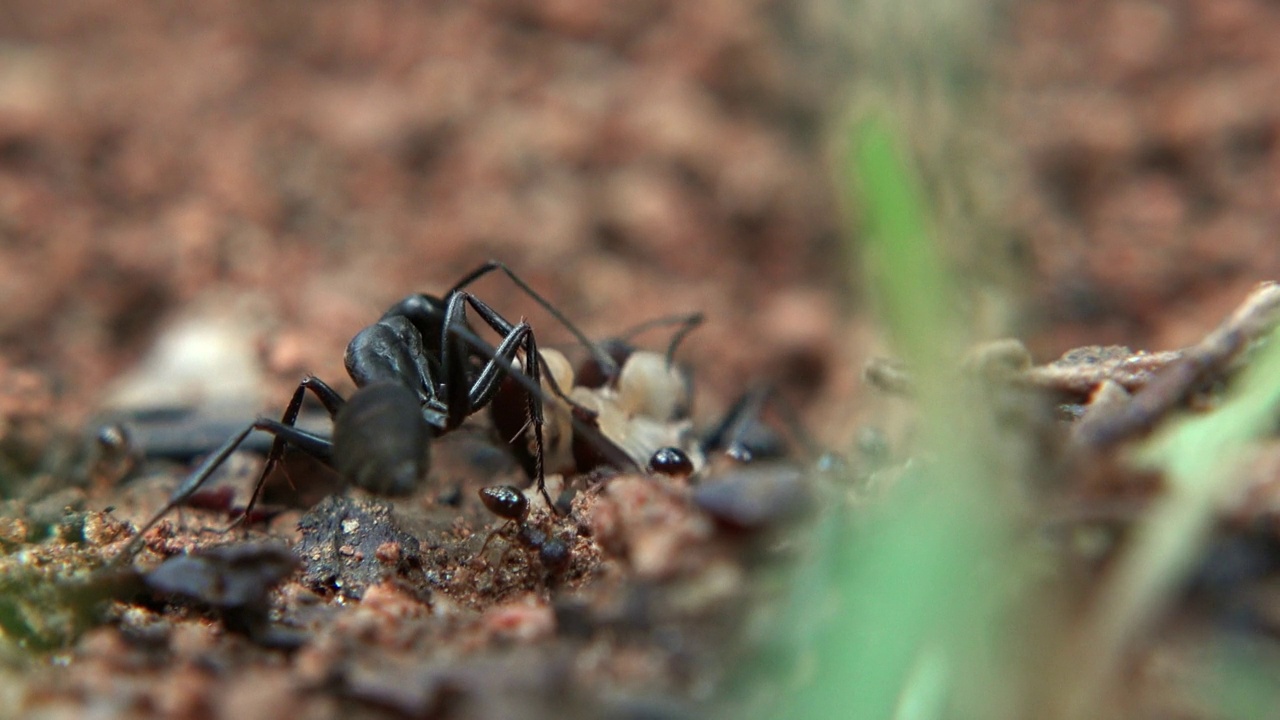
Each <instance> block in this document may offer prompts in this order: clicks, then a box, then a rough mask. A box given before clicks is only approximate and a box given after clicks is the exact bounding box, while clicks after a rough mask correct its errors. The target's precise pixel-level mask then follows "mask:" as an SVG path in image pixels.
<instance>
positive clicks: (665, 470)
mask: <svg viewBox="0 0 1280 720" xmlns="http://www.w3.org/2000/svg"><path fill="white" fill-rule="evenodd" d="M649 471H650V472H655V473H661V474H663V475H671V476H673V477H689V476H690V475H692V474H693V460H691V459H690V458H689V455H688V454H687V453H685V451H683V450H681V449H680V448H678V447H664V448H658V450H657V452H655V453H654V454H653V457H652V458H650V459H649Z"/></svg>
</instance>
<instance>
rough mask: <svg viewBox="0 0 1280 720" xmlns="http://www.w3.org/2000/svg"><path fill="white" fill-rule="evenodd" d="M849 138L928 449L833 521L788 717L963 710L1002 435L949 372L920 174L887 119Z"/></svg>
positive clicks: (946, 328)
mask: <svg viewBox="0 0 1280 720" xmlns="http://www.w3.org/2000/svg"><path fill="white" fill-rule="evenodd" d="M850 137H851V139H852V140H853V144H852V147H851V154H850V156H849V157H848V159H847V163H846V165H845V167H846V168H847V170H848V173H849V174H848V176H847V178H846V179H847V181H848V185H849V187H850V188H855V189H856V191H855V192H854V196H855V197H856V198H857V200H858V201H859V202H858V203H857V205H858V208H859V210H860V211H861V213H862V215H863V220H864V222H863V227H864V230H865V232H864V234H863V235H862V237H861V238H860V240H861V246H862V249H863V258H864V267H865V268H866V275H867V280H868V284H869V286H870V288H869V289H870V292H871V294H872V296H873V298H874V299H875V301H876V302H877V303H878V306H879V308H880V309H881V314H882V316H883V317H884V320H885V324H886V327H887V328H888V331H889V333H890V335H891V336H892V338H893V340H894V341H895V345H896V347H897V349H898V351H899V352H900V354H901V355H902V357H903V358H904V359H905V360H906V361H907V362H908V363H910V364H911V366H912V368H913V370H914V371H915V373H916V376H917V377H918V378H919V379H920V382H919V385H918V389H919V394H918V398H917V399H918V403H919V408H920V413H921V418H920V424H921V427H922V429H923V431H924V432H923V433H922V439H923V441H924V445H925V447H926V448H927V451H926V452H927V454H928V456H929V457H930V459H929V460H928V461H924V462H917V463H914V464H913V466H912V469H911V471H909V472H907V473H905V474H904V476H903V477H902V479H901V480H900V481H899V482H898V483H897V485H896V486H895V487H894V488H893V489H892V491H891V492H889V493H888V496H887V497H884V498H880V499H878V501H877V503H876V506H875V507H874V508H873V509H870V510H867V511H865V513H864V514H863V515H862V516H860V517H858V518H856V519H851V518H849V517H845V516H842V515H840V514H838V511H832V512H831V514H830V515H829V516H828V517H827V518H825V522H824V524H823V529H822V530H821V532H822V533H823V535H822V538H821V547H819V548H818V550H817V553H818V555H819V558H818V559H817V560H816V561H815V565H816V567H817V568H819V571H818V572H813V573H809V574H808V576H807V577H808V578H810V581H809V583H807V584H805V585H804V586H803V587H797V589H796V593H797V596H796V603H795V605H796V610H795V612H796V614H797V616H798V617H797V622H798V623H799V624H801V625H803V624H805V623H806V622H808V623H809V625H810V627H811V629H813V631H814V632H813V646H814V647H813V649H812V652H813V660H814V664H815V670H814V673H813V677H812V678H811V682H810V683H809V684H808V686H807V687H805V688H803V690H802V692H801V693H800V696H799V697H798V698H797V699H796V702H795V703H793V705H792V706H791V707H790V708H789V712H788V715H789V716H792V717H807V718H828V717H854V718H877V719H879V718H885V719H888V718H911V719H912V720H930V719H931V718H937V717H952V716H954V715H953V714H948V710H949V708H952V707H953V706H954V704H955V702H956V698H955V695H956V689H957V688H958V687H960V686H962V685H963V684H964V682H965V681H966V679H971V678H970V675H971V673H969V672H968V671H970V670H972V669H973V668H974V667H975V665H976V664H977V663H975V662H974V657H975V656H974V654H973V652H972V649H973V647H974V646H975V645H976V644H977V642H976V641H977V640H978V639H979V638H980V637H983V636H988V637H989V636H990V635H991V634H992V633H991V632H988V630H989V629H990V628H989V627H988V626H987V625H986V623H988V622H991V613H990V612H989V609H990V594H989V592H988V588H986V587H984V586H983V585H982V583H981V582H980V581H979V579H978V578H979V577H980V576H981V574H982V573H981V567H980V565H981V564H982V563H984V562H989V560H988V558H992V557H994V556H995V555H996V554H997V553H996V548H997V544H996V540H997V538H998V537H1000V535H999V534H998V533H997V532H994V531H996V530H997V529H998V528H999V527H1000V524H999V523H998V522H993V520H994V519H995V518H997V517H998V508H999V507H1000V504H999V503H998V502H996V501H995V499H994V498H992V497H991V492H990V488H989V487H988V485H989V483H988V482H987V479H988V478H989V477H990V473H988V472H986V467H987V465H988V460H989V458H987V457H985V453H986V449H987V448H989V447H990V445H989V444H988V443H986V442H985V441H984V440H985V439H984V438H983V436H982V435H983V430H982V428H984V427H985V425H984V423H982V422H974V421H973V416H974V412H973V411H972V410H970V411H969V412H968V413H967V414H963V413H962V410H963V409H964V407H963V403H962V402H961V400H962V394H961V391H960V389H959V388H958V383H956V382H955V378H954V377H948V375H949V368H950V365H949V364H948V362H947V361H948V360H949V359H953V358H956V357H959V345H960V336H961V334H960V332H959V331H958V328H959V324H958V322H957V319H956V317H955V316H954V308H955V307H956V303H955V298H954V293H953V291H952V281H951V277H950V275H949V273H948V272H947V271H946V268H945V265H944V263H943V261H942V258H941V257H940V254H939V251H938V249H937V247H936V246H935V245H934V243H933V241H932V237H931V235H932V233H931V231H930V228H929V221H928V217H929V216H928V214H927V213H926V212H925V210H924V205H923V203H922V200H921V192H920V190H919V183H918V179H917V178H915V177H914V176H913V175H912V174H911V173H910V172H909V171H908V167H907V165H906V164H905V163H904V162H903V161H902V156H901V155H900V151H899V148H898V145H897V143H896V142H895V140H896V138H895V137H894V134H893V132H892V131H891V129H890V125H889V124H887V123H886V122H884V121H881V120H878V119H873V120H867V121H864V122H862V123H861V124H858V125H857V126H856V127H855V128H854V129H853V131H852V132H851V134H850ZM977 414H979V415H980V414H981V413H980V412H979V413H977ZM815 585H816V586H817V587H815ZM815 617H816V618H818V619H817V620H815V619H814V618H815ZM966 673H968V674H966ZM966 692H968V693H970V694H974V693H973V689H972V688H971V687H970V688H966ZM978 694H981V691H979V693H978Z"/></svg>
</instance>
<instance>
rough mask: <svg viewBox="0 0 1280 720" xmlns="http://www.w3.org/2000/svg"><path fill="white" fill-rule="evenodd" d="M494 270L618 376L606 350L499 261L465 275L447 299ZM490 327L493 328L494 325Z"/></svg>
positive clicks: (603, 365)
mask: <svg viewBox="0 0 1280 720" xmlns="http://www.w3.org/2000/svg"><path fill="white" fill-rule="evenodd" d="M494 270H501V271H502V273H503V274H504V275H506V276H507V278H508V279H509V280H511V282H512V283H513V284H515V286H516V287H518V288H520V289H521V290H522V291H523V292H524V293H525V294H526V295H528V296H529V297H531V298H533V301H534V302H536V303H538V305H539V306H540V307H541V308H542V309H543V310H546V311H547V313H548V314H549V315H551V317H553V318H555V319H556V321H557V322H559V323H560V324H561V325H563V326H564V328H565V329H566V330H568V331H569V334H570V335H573V338H574V339H575V340H577V341H578V343H579V344H581V345H582V347H584V348H586V349H587V351H588V352H590V353H591V355H592V357H594V358H595V360H596V362H598V363H600V367H602V368H606V369H607V370H609V371H610V373H613V374H616V373H617V372H618V366H617V363H615V362H614V361H613V358H611V357H609V355H608V353H606V352H604V350H602V349H601V348H600V346H599V345H597V344H596V343H593V342H591V340H590V339H589V338H587V336H586V333H584V332H582V331H581V330H580V329H578V326H577V325H574V324H573V323H572V322H570V321H569V318H567V317H565V316H564V313H562V312H560V311H559V310H557V309H556V307H555V306H554V305H552V304H551V302H550V301H549V300H547V299H546V298H544V297H542V296H541V295H539V294H538V292H537V291H536V290H534V289H533V288H532V287H530V286H529V283H527V282H525V281H524V280H522V279H521V278H520V276H519V275H516V273H515V271H514V270H512V269H511V268H509V267H507V266H506V264H504V263H502V262H500V261H498V260H489V261H488V262H486V263H484V264H483V265H481V266H480V267H478V268H476V269H475V270H472V271H471V272H469V273H467V274H466V275H464V276H463V277H462V279H461V280H459V281H458V282H457V283H456V284H454V286H453V287H452V288H450V289H449V293H448V294H447V295H446V296H445V297H446V298H447V297H449V296H452V295H453V294H454V293H457V292H461V291H462V290H463V288H465V287H466V286H468V285H470V284H471V283H473V282H475V281H476V280H478V279H480V278H481V277H484V276H485V275H488V274H489V273H491V272H493V271H494ZM490 327H492V325H491V326H490ZM495 329H496V328H495ZM499 332H501V331H499Z"/></svg>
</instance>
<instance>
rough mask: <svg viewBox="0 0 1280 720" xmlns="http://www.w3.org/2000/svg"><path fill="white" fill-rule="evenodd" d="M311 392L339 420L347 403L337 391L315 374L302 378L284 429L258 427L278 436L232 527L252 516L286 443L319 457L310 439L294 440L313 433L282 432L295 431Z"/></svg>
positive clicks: (281, 425)
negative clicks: (303, 404) (247, 500)
mask: <svg viewBox="0 0 1280 720" xmlns="http://www.w3.org/2000/svg"><path fill="white" fill-rule="evenodd" d="M308 390H310V391H311V393H312V394H313V395H315V396H316V398H317V399H319V400H320V404H322V405H324V409H325V411H326V412H328V413H329V417H330V418H334V417H337V415H338V411H339V410H341V409H342V406H343V404H344V403H345V402H346V401H345V400H343V398H342V396H341V395H339V394H338V392H337V391H336V390H334V389H333V388H331V387H329V384H328V383H326V382H325V381H323V380H321V379H320V378H318V377H316V376H314V375H308V376H306V377H304V378H302V382H300V383H298V389H296V390H294V391H293V397H291V398H289V404H288V405H286V406H285V409H284V414H283V415H281V416H280V422H279V423H277V425H278V426H279V428H281V429H279V430H271V429H269V428H258V429H259V430H268V431H270V432H272V434H274V435H275V440H274V441H272V443H271V451H270V452H268V453H267V461H266V462H265V463H263V465H262V472H261V473H259V475H258V482H256V483H254V486H253V494H252V495H250V496H249V502H248V503H247V504H246V505H245V506H244V512H243V513H242V514H241V515H240V517H239V518H237V519H236V521H235V522H233V523H232V524H231V527H235V526H236V525H239V524H240V523H242V522H244V520H245V518H248V517H249V513H250V512H251V511H252V510H253V506H254V505H256V504H257V503H258V496H259V495H261V493H262V487H263V485H265V484H266V482H267V477H268V476H269V475H271V471H272V470H275V468H276V465H277V464H278V463H279V462H280V459H281V458H282V457H284V449H285V444H286V443H293V444H295V445H298V446H299V447H301V448H302V449H304V450H306V451H307V452H309V453H311V454H312V455H316V456H317V457H319V454H318V453H317V452H315V451H314V450H311V449H308V447H307V446H306V445H307V440H305V439H300V440H298V441H295V438H305V437H307V436H310V437H315V436H312V435H310V433H304V432H303V431H301V430H298V431H296V433H291V432H288V431H283V430H282V429H283V428H289V429H290V430H292V429H294V428H293V426H294V424H295V423H296V422H297V421H298V413H299V412H301V411H302V400H303V397H304V396H305V395H306V392H307V391H308ZM259 422H262V421H259ZM255 424H256V423H255ZM325 442H326V445H328V441H325ZM237 444H238V443H237ZM313 446H314V444H313ZM328 451H331V446H330V448H327V449H326V452H328Z"/></svg>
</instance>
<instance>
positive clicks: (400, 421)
mask: <svg viewBox="0 0 1280 720" xmlns="http://www.w3.org/2000/svg"><path fill="white" fill-rule="evenodd" d="M495 270H499V271H501V272H503V273H504V274H505V275H506V276H507V277H508V278H510V279H511V281H512V282H513V283H515V284H516V285H517V286H518V287H519V288H520V289H521V290H522V291H524V292H525V293H526V294H528V295H529V296H530V297H532V298H533V299H534V300H535V301H536V302H538V304H539V305H541V306H542V307H543V308H544V309H545V310H547V312H549V313H550V314H551V315H552V316H553V317H555V318H556V319H557V320H559V321H560V322H561V323H563V324H564V325H565V327H567V328H568V329H569V330H570V331H571V332H572V333H573V334H574V335H575V337H576V338H577V339H578V340H579V341H580V342H581V343H582V344H583V345H584V346H586V347H587V348H588V349H590V350H591V351H592V352H593V354H595V355H597V356H600V357H601V359H600V362H601V363H602V364H604V365H606V366H608V365H610V364H611V359H609V358H605V357H603V353H601V352H600V351H599V350H598V349H597V348H595V346H594V345H592V343H591V342H590V341H588V340H587V339H586V337H585V336H584V335H582V334H581V332H580V331H578V330H577V329H576V328H575V327H574V326H573V325H572V323H570V322H569V321H568V320H567V319H566V318H565V317H564V316H563V315H561V314H560V312H559V311H557V310H556V309H555V308H554V307H552V306H551V304H550V303H549V302H548V301H546V300H545V299H543V298H542V296H540V295H539V294H538V293H537V292H535V291H534V290H533V289H532V288H531V287H529V285H528V284H526V283H525V282H524V281H523V280H521V279H520V278H519V277H518V276H517V275H516V274H515V273H514V272H512V271H511V270H510V269H509V268H507V267H506V266H505V265H503V264H502V263H499V262H494V261H491V262H488V263H485V264H483V265H481V266H480V267H478V268H476V269H475V270H473V271H472V272H470V273H468V274H466V275H465V276H464V277H463V278H462V279H461V280H459V281H458V282H457V283H456V284H455V285H454V286H453V287H452V288H450V289H449V291H448V292H447V293H445V295H444V297H443V298H441V297H436V296H433V295H427V294H421V293H419V294H414V295H410V296H409V297H407V298H405V299H404V300H402V301H400V302H399V303H397V304H395V305H394V306H392V307H391V309H390V310H388V311H387V312H386V313H384V314H383V316H382V317H381V318H380V319H379V320H378V321H377V322H376V323H374V324H372V325H370V326H368V327H366V328H364V329H363V330H361V331H360V332H358V333H357V334H356V335H355V337H354V338H352V340H351V342H350V343H349V344H348V345H347V350H346V355H345V358H344V364H345V366H346V369H347V373H348V374H349V375H350V376H351V379H352V380H353V381H354V382H355V385H356V391H355V392H354V393H352V394H351V396H350V397H349V398H346V399H344V398H343V397H342V396H341V395H340V394H339V393H338V392H337V391H335V390H334V389H333V388H331V387H330V386H329V385H328V384H327V383H325V382H324V381H322V380H320V379H319V378H317V377H314V376H307V377H305V378H304V379H303V380H302V382H301V383H299V384H298V388H297V390H295V391H294V393H293V396H292V398H291V399H290V401H289V404H288V405H287V406H286V408H285V411H284V414H283V415H282V416H281V418H280V420H273V419H271V418H265V417H260V418H258V419H256V420H254V421H253V422H251V423H249V424H248V425H247V426H246V427H245V428H244V429H243V430H241V431H240V432H238V433H236V434H234V435H232V436H231V437H230V438H228V439H227V440H226V442H224V443H223V444H222V446H221V447H219V448H218V449H217V450H216V451H214V452H213V453H211V454H210V455H209V456H208V457H207V458H206V459H205V460H204V462H202V463H201V464H200V466H199V467H197V468H196V470H195V471H194V472H192V474H191V475H190V476H188V477H187V478H186V479H185V480H184V481H183V482H182V483H181V484H180V485H179V486H178V487H177V488H176V489H175V490H174V492H173V493H172V494H171V495H170V497H169V501H168V502H167V503H166V504H165V506H164V507H163V508H161V510H160V511H159V512H158V513H156V515H155V516H153V517H152V518H151V519H150V520H149V521H148V522H147V523H145V524H144V525H143V526H142V528H141V529H140V530H139V532H138V536H137V538H138V540H136V541H135V545H134V546H131V547H130V548H128V549H126V551H125V552H124V553H122V554H121V556H122V558H125V559H127V557H128V556H129V555H131V554H132V553H133V552H134V551H136V548H137V546H138V543H140V542H141V538H142V536H143V535H144V534H145V533H146V532H147V530H149V529H150V528H151V527H152V526H153V525H155V523H157V522H159V521H160V519H161V518H163V517H164V516H165V515H166V514H167V513H168V512H170V511H171V510H173V509H174V508H175V507H177V506H179V505H181V504H183V503H184V502H186V501H187V500H189V499H190V498H191V497H192V496H193V495H194V494H195V493H196V492H197V491H198V490H199V489H200V487H201V486H202V485H203V484H204V483H205V481H206V480H208V479H209V477H210V476H211V475H212V474H213V473H214V471H215V470H216V469H217V468H218V467H219V466H220V465H221V464H222V463H223V462H224V461H226V459H227V458H228V457H229V456H230V455H231V453H232V452H234V451H235V450H236V448H238V447H239V446H240V445H241V443H243V442H244V440H245V438H247V437H248V436H249V434H250V433H252V432H253V431H254V430H261V431H265V432H268V433H270V434H272V435H273V436H274V438H275V439H274V441H273V442H272V446H271V450H270V452H269V453H268V455H267V460H266V463H265V465H264V466H263V469H262V472H261V474H260V475H259V478H258V481H257V484H256V485H255V487H254V491H253V494H252V496H251V497H250V500H249V502H248V504H247V505H246V507H245V511H244V514H242V515H241V518H242V519H243V518H246V517H248V516H249V513H250V511H251V510H252V508H253V506H254V504H255V503H256V501H257V499H258V496H259V494H260V493H261V491H262V487H263V484H264V483H265V481H266V478H267V476H268V475H269V474H270V473H271V471H272V470H273V469H274V468H275V466H276V464H277V463H278V462H279V461H280V460H281V458H282V457H283V455H284V452H285V449H286V447H289V446H292V447H294V448H297V449H300V450H302V451H304V452H306V453H307V454H309V455H312V456H314V457H315V458H317V459H319V460H321V461H322V462H325V463H328V464H330V465H332V466H333V467H334V468H335V469H336V470H337V471H338V473H339V474H340V475H341V476H342V477H343V479H344V480H346V481H347V482H350V483H353V484H355V485H357V486H360V487H362V488H364V489H366V490H369V491H370V492H374V493H378V494H383V495H404V494H407V493H409V492H412V491H413V490H414V489H415V488H416V487H417V486H418V484H419V482H420V481H421V479H422V478H423V477H424V476H425V475H426V470H427V468H428V465H429V450H430V441H431V438H433V437H434V436H436V435H440V434H442V433H446V432H449V431H451V430H454V429H456V428H457V427H459V426H460V425H461V424H462V422H463V421H464V420H465V419H466V418H467V417H468V416H470V415H472V414H474V413H476V412H477V411H479V410H480V409H482V408H483V407H484V406H486V405H487V404H489V403H490V402H491V401H492V400H493V398H494V395H495V393H496V392H497V391H498V388H499V385H500V383H501V381H502V379H503V378H504V377H509V378H511V379H513V380H514V381H515V382H516V383H517V384H518V386H520V387H523V388H524V389H525V395H524V404H523V411H524V422H525V424H526V425H527V426H528V427H531V428H532V432H533V445H534V448H535V450H534V452H535V455H536V457H537V458H539V459H538V460H537V461H536V462H535V468H534V469H535V473H534V474H535V477H536V481H537V490H538V492H539V493H541V494H542V496H543V499H544V500H546V501H547V504H548V506H551V507H553V508H554V505H553V504H552V502H551V499H550V497H549V496H548V495H547V490H546V485H545V478H544V470H543V464H542V462H541V460H540V458H541V457H542V448H543V444H544V443H543V424H544V416H543V404H544V401H545V400H546V399H547V397H548V396H547V395H546V394H545V393H544V391H543V389H542V373H543V368H544V367H545V365H546V363H545V361H544V360H543V356H542V355H540V353H539V351H538V346H537V343H536V341H535V340H534V336H533V330H532V328H531V327H530V326H529V324H528V323H527V322H524V321H521V322H519V323H515V324H512V323H511V322H509V321H508V320H506V319H505V318H503V317H502V316H501V315H500V314H498V312H497V311H495V310H494V309H493V308H491V307H489V306H488V305H487V304H485V303H484V302H483V301H481V300H480V299H478V298H477V297H475V296H474V295H472V294H471V293H469V292H467V291H466V290H465V289H464V288H466V286H468V285H470V284H471V283H472V282H474V281H476V280H477V279H478V278H480V277H482V276H484V275H486V274H488V273H490V272H493V271H495ZM468 306H470V308H471V309H472V310H473V311H474V312H475V313H476V314H477V315H479V316H480V318H481V319H482V320H483V321H484V322H485V324H486V325H488V326H489V327H490V328H491V329H492V330H494V331H495V332H496V333H497V334H498V335H499V336H500V338H501V341H500V342H499V343H498V345H497V346H496V347H490V346H488V345H487V344H486V343H485V342H484V341H483V340H481V339H479V338H478V337H477V336H476V335H475V333H474V332H473V331H472V330H471V328H470V325H469V324H468V321H467V307H468ZM517 353H522V354H523V358H524V361H523V362H517ZM535 358H536V360H531V359H535ZM548 385H549V386H550V388H551V392H552V393H553V394H555V395H556V396H558V397H561V398H562V399H563V401H564V402H566V403H568V404H570V405H574V403H573V401H572V400H570V399H569V398H567V397H565V396H564V394H563V393H562V392H561V391H560V389H559V386H558V385H557V384H556V382H555V379H554V378H551V379H550V382H549V383H548ZM308 391H310V392H311V393H312V394H313V395H314V396H315V397H316V398H317V399H319V401H320V403H321V404H322V405H323V406H324V408H325V410H326V411H327V412H328V413H329V415H330V416H331V417H332V418H333V422H334V426H333V436H332V439H329V438H326V437H323V436H321V435H317V434H315V433H312V432H308V431H306V430H303V429H300V428H298V427H295V423H296V421H297V418H298V414H299V412H300V411H301V408H302V402H303V399H304V397H305V395H306V393H307V392H308ZM575 412H577V414H578V415H579V416H581V417H589V415H590V411H589V410H584V409H580V408H578V409H576V410H575ZM573 422H575V423H576V424H579V425H581V421H580V420H578V419H577V418H574V419H573ZM585 431H586V433H587V434H588V435H590V434H591V433H590V430H589V429H585ZM237 522H239V521H237Z"/></svg>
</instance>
